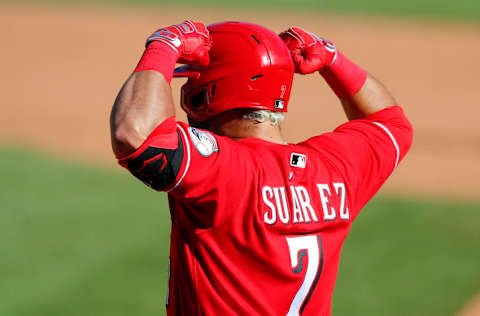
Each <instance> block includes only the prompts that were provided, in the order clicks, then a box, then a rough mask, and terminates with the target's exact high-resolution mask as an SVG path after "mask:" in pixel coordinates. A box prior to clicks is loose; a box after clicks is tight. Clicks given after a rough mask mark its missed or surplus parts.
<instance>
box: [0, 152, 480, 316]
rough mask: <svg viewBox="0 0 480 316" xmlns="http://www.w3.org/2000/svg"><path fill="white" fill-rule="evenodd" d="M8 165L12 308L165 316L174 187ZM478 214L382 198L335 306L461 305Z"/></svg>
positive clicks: (39, 160) (52, 165) (353, 238)
mask: <svg viewBox="0 0 480 316" xmlns="http://www.w3.org/2000/svg"><path fill="white" fill-rule="evenodd" d="M119 168H120V167H119ZM0 169H1V172H0V174H1V175H2V181H1V187H0V205H1V212H0V258H2V260H0V278H1V280H2V282H0V296H1V297H2V300H0V315H36V316H37V315H38V316H43V315H45V316H46V315H73V316H76V315H105V316H109V315H164V300H165V292H166V284H167V258H168V248H169V230H170V224H169V215H168V209H167V202H166V196H165V195H164V194H159V193H156V192H153V191H151V190H150V189H148V188H146V187H144V186H143V185H142V184H141V183H140V182H139V181H138V180H136V179H134V178H133V177H131V176H129V175H128V174H127V173H126V172H111V171H107V170H102V169H100V168H95V167H86V166H79V165H74V164H71V163H66V162H62V161H60V160H56V159H51V158H49V157H46V156H44V155H40V154H37V153H32V152H30V151H26V150H18V149H12V148H0ZM478 223H480V207H479V205H475V204H470V205H468V204H454V203H442V202H440V201H411V200H400V199H395V198H386V197H381V198H376V199H375V200H374V201H372V203H370V205H369V206H368V207H367V208H366V209H365V210H364V211H363V213H362V214H361V215H360V216H359V218H358V219H357V222H356V223H355V224H354V225H353V230H352V233H351V235H350V236H349V237H348V239H347V241H346V244H345V247H344V250H343V255H342V261H341V265H340V272H339V279H338V282H337V289H336V291H335V292H334V307H333V312H334V315H393V316H395V315H398V316H400V315H445V316H446V315H452V314H453V313H454V312H456V311H457V310H458V309H459V308H460V307H461V306H462V305H463V304H464V303H465V302H466V301H468V300H469V299H470V298H471V297H472V296H473V294H474V293H475V292H477V291H478V290H480V271H479V269H478V262H480V252H479V251H478V245H479V244H480V236H479V232H478Z"/></svg>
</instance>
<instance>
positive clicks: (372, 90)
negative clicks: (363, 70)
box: [340, 74, 396, 120]
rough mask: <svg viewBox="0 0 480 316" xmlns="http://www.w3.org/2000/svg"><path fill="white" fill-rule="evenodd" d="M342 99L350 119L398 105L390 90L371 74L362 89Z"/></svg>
mask: <svg viewBox="0 0 480 316" xmlns="http://www.w3.org/2000/svg"><path fill="white" fill-rule="evenodd" d="M340 101H341V102H342V105H343V109H344V111H345V114H346V115H347V117H348V119H349V120H355V119H360V118H362V117H365V116H367V115H370V114H373V113H375V112H378V111H380V110H383V109H385V108H387V107H389V106H392V105H396V101H395V99H394V98H393V96H392V95H391V94H390V92H389V91H388V90H387V89H386V88H385V87H384V86H383V84H382V83H381V82H379V81H378V80H377V79H375V78H374V77H373V76H372V75H370V74H369V75H368V76H367V80H366V81H365V83H364V85H363V86H362V88H361V89H360V91H358V92H357V93H355V94H354V95H353V96H351V97H347V98H343V99H340Z"/></svg>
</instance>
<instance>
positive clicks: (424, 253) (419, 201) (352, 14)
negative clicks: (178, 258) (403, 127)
mask: <svg viewBox="0 0 480 316" xmlns="http://www.w3.org/2000/svg"><path fill="white" fill-rule="evenodd" d="M186 18H192V19H196V20H199V21H202V22H204V23H206V24H210V23H215V22H220V21H225V20H240V21H249V22H254V23H258V24H262V25H264V26H266V27H269V28H270V29H272V30H274V31H276V32H280V31H283V30H284V29H286V28H288V27H289V26H291V25H298V26H302V27H304V28H306V29H308V30H310V31H312V32H314V33H316V34H318V35H320V36H322V37H325V38H328V39H330V40H332V41H334V42H335V43H336V44H337V46H338V47H339V49H340V50H341V51H342V52H343V53H344V54H346V55H347V56H349V57H350V58H351V59H353V60H354V61H356V62H357V63H358V64H360V65H361V66H363V67H364V68H366V69H367V70H368V71H370V72H371V73H373V74H374V75H375V76H376V77H378V78H379V79H380V80H381V81H382V82H384V83H385V85H386V86H387V87H388V88H389V89H390V90H391V91H392V93H393V94H394V95H395V96H396V98H397V100H398V102H399V104H400V105H402V106H403V107H404V110H405V112H406V113H407V116H408V117H409V118H410V119H411V121H412V123H413V125H414V129H415V139H414V145H413V148H412V150H411V152H410V154H409V155H407V157H406V159H405V161H404V162H403V164H402V165H400V167H399V169H398V170H397V171H396V172H395V174H394V175H393V176H392V178H391V179H390V180H389V181H388V183H387V184H386V185H385V187H384V188H382V190H381V191H380V193H379V194H378V195H377V196H376V197H375V198H374V199H373V200H372V201H371V202H370V204H369V205H368V206H367V207H366V208H365V209H364V211H363V213H362V214H361V215H360V216H359V217H358V219H357V221H356V223H355V225H353V229H352V232H351V234H350V236H349V237H348V238H347V241H346V243H345V247H344V250H343V255H342V261H341V264H340V271H339V277H338V281H337V287H336V290H335V292H334V297H333V314H334V315H399V316H400V315H418V316H420V315H422V316H425V315H458V316H460V315H461V316H467V315H468V316H470V315H480V306H478V304H477V305H476V303H475V302H477V303H478V302H480V298H477V299H475V297H476V295H477V293H479V292H480V269H479V267H480V180H479V179H480V163H479V162H480V124H479V122H478V117H479V114H480V101H479V99H480V93H479V88H478V86H479V79H478V74H479V73H480V59H479V57H480V2H479V1H474V0H437V1H433V0H415V1H414V0H403V1H400V0H394V1H382V0H336V1H333V0H324V1H312V0H297V1H285V0H277V1H275V0H268V1H266V0H264V1H253V0H244V1H242V2H239V1H220V0H208V1H196V0H184V1H182V2H181V3H179V2H175V1H154V0H140V1H133V0H120V1H115V0H109V1H107V0H106V1H102V2H97V1H94V0H91V1H83V0H78V1H76V0H68V1H47V2H44V1H40V0H25V1H4V0H3V1H0V38H1V39H2V44H1V46H0V69H1V74H2V75H1V76H0V87H1V88H0V92H1V98H0V123H1V124H0V315H2V316H3V315H6V316H14V315H15V316H17V315H22V316H24V315H39V316H40V315H41V316H43V315H163V314H164V302H165V294H166V288H167V274H168V273H167V260H168V249H169V230H170V223H169V212H168V207H167V202H166V195H165V194H163V193H157V192H154V191H151V190H150V189H148V188H146V187H144V186H143V185H142V184H141V183H140V182H138V181H137V180H136V179H134V178H133V177H131V176H130V175H128V174H127V172H126V171H124V170H123V169H121V168H120V167H119V166H118V165H117V163H116V161H115V159H114V157H113V154H112V153H111V149H110V140H109V126H108V116H109V112H110V108H111V105H112V103H113V101H114V98H115V96H116V94H117V92H118V90H119V89H120V87H121V85H122V84H123V82H124V81H125V80H126V78H127V77H128V76H129V75H130V73H131V72H132V70H133V69H134V67H135V65H136V63H137V61H138V59H139V57H140V56H141V54H142V51H143V46H144V41H145V38H146V37H147V36H148V35H149V34H150V33H151V32H152V31H154V30H155V29H157V28H159V27H161V26H167V25H170V24H174V23H179V22H181V21H183V20H184V19H186ZM182 84H183V81H182V80H180V79H174V82H173V84H172V88H173V91H174V96H175V99H176V101H177V105H178V99H179V87H180V86H181V85H182ZM177 116H178V117H179V118H180V119H185V116H184V114H183V113H182V112H181V110H180V109H177ZM344 121H345V117H344V114H343V112H342V110H341V106H340V105H339V102H338V100H336V98H335V96H334V95H333V93H332V92H331V91H330V90H329V89H328V87H327V86H326V85H325V84H324V82H323V81H322V80H321V78H320V76H318V75H311V76H296V77H295V80H294V87H293V91H292V97H291V101H290V107H289V114H288V115H287V119H286V122H285V125H284V131H285V134H286V135H287V139H288V140H289V141H291V142H296V141H300V140H303V139H305V138H308V137H310V136H313V135H316V134H319V133H322V132H326V131H329V130H331V129H333V128H335V127H336V126H337V125H339V124H341V123H343V122H344Z"/></svg>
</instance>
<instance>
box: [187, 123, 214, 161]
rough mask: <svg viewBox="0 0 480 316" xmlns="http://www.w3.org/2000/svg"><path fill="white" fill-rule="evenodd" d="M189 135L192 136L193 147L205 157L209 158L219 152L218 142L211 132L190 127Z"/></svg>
mask: <svg viewBox="0 0 480 316" xmlns="http://www.w3.org/2000/svg"><path fill="white" fill-rule="evenodd" d="M188 133H189V134H190V138H191V139H192V142H193V145H194V146H195V148H196V149H197V151H198V153H199V154H200V155H202V156H203V157H208V156H210V155H211V154H213V153H214V152H217V151H218V144H217V140H216V139H215V137H214V136H213V135H212V134H210V133H209V132H206V131H203V130H199V129H197V128H195V127H189V128H188Z"/></svg>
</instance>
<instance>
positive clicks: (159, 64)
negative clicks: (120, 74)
mask: <svg viewBox="0 0 480 316" xmlns="http://www.w3.org/2000/svg"><path fill="white" fill-rule="evenodd" d="M177 59H178V53H177V52H175V51H174V50H173V49H172V48H170V47H168V46H167V45H165V44H164V43H162V42H158V41H154V42H151V43H150V44H149V45H148V46H147V48H146V49H145V52H143V56H142V58H141V59H140V61H139V62H138V65H137V67H136V68H135V70H134V72H137V71H142V70H155V71H158V72H159V73H161V74H162V75H163V76H164V77H165V79H166V80H167V82H168V83H170V82H171V81H172V77H173V71H174V69H175V64H176V62H177Z"/></svg>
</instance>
